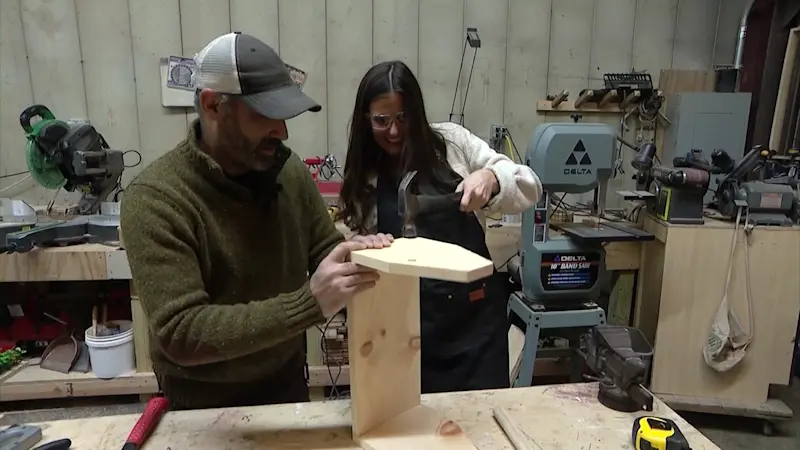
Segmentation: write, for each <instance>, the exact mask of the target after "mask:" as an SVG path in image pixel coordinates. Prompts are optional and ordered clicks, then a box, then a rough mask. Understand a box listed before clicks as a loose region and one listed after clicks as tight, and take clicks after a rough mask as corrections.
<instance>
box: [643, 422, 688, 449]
mask: <svg viewBox="0 0 800 450" xmlns="http://www.w3.org/2000/svg"><path fill="white" fill-rule="evenodd" d="M633 448H635V449H636V450H692V447H690V446H689V441H687V440H686V437H685V436H684V435H683V433H681V430H680V429H679V428H678V425H676V424H675V422H673V421H672V420H669V419H664V418H662V417H652V416H650V417H648V416H645V417H639V418H638V419H636V420H635V421H634V422H633Z"/></svg>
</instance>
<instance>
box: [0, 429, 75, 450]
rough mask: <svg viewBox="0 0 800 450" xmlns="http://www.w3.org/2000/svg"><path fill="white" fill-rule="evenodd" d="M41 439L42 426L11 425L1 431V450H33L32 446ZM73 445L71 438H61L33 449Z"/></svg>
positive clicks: (60, 449) (58, 449)
mask: <svg viewBox="0 0 800 450" xmlns="http://www.w3.org/2000/svg"><path fill="white" fill-rule="evenodd" d="M41 440H42V429H41V427H37V426H33V425H11V426H10V427H8V428H6V429H4V430H2V431H0V450H31V448H32V447H33V446H34V445H36V443H38V442H39V441H41ZM71 446H72V441H71V440H69V439H59V440H57V441H53V442H48V443H46V444H44V445H40V446H39V447H36V448H34V449H32V450H68V449H69V448H70V447H71Z"/></svg>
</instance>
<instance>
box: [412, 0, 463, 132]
mask: <svg viewBox="0 0 800 450" xmlns="http://www.w3.org/2000/svg"><path fill="white" fill-rule="evenodd" d="M466 29H467V26H466V24H465V23H464V0H438V1H435V2H431V1H422V2H420V4H419V42H421V43H422V45H420V46H419V70H418V71H417V77H418V78H419V83H420V85H421V86H422V92H423V93H424V94H425V110H426V114H427V116H428V120H429V121H431V122H446V121H448V120H450V110H451V108H452V107H453V103H454V100H453V99H454V97H455V111H456V112H460V111H461V89H460V85H459V90H458V91H456V85H457V84H459V83H458V67H459V63H460V62H461V53H462V49H463V47H464V41H465V40H466ZM453 120H454V121H456V122H457V121H458V118H454V119H453Z"/></svg>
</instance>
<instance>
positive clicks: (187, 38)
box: [180, 0, 231, 125]
mask: <svg viewBox="0 0 800 450" xmlns="http://www.w3.org/2000/svg"><path fill="white" fill-rule="evenodd" d="M180 7H181V10H180V11H181V22H180V24H181V44H182V46H183V55H184V56H187V57H189V58H191V57H193V56H194V55H195V53H197V52H199V51H200V50H202V49H203V47H205V46H206V44H208V43H209V42H211V41H212V40H214V38H216V37H218V36H221V35H223V34H225V33H229V32H230V31H231V16H230V5H229V4H228V2H226V1H219V0H181V2H180ZM196 118H197V113H195V112H194V110H193V109H190V110H189V111H187V113H186V123H187V125H191V123H192V121H194V119H196Z"/></svg>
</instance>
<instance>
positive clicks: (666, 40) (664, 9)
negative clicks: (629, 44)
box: [633, 0, 688, 85]
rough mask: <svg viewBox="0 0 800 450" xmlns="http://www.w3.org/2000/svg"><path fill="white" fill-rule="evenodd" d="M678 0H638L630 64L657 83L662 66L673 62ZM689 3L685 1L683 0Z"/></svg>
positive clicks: (667, 65) (668, 67) (664, 67)
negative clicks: (645, 72) (631, 62)
mask: <svg viewBox="0 0 800 450" xmlns="http://www.w3.org/2000/svg"><path fill="white" fill-rule="evenodd" d="M678 2H679V0H637V1H636V20H635V22H634V35H633V68H634V69H636V70H637V71H647V73H649V74H650V75H651V76H652V77H653V83H654V84H656V85H657V84H658V76H659V72H660V71H661V69H671V68H677V67H673V66H672V57H673V47H674V43H675V24H676V21H677V17H678ZM685 3H688V2H685Z"/></svg>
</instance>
